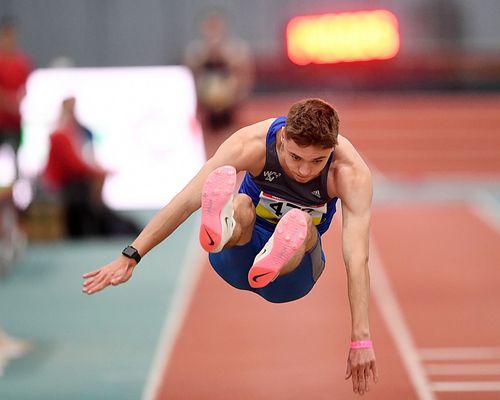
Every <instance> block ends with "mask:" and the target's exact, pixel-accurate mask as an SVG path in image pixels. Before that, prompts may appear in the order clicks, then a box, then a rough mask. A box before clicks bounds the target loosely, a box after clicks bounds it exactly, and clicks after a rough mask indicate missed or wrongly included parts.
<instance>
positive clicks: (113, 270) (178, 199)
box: [83, 121, 269, 294]
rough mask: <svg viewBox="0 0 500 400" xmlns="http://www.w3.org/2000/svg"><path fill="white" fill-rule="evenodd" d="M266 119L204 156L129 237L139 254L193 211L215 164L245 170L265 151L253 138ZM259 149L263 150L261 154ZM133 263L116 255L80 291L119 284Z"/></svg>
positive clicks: (89, 275)
mask: <svg viewBox="0 0 500 400" xmlns="http://www.w3.org/2000/svg"><path fill="white" fill-rule="evenodd" d="M268 126H269V122H268V121H263V122H260V123H257V124H254V125H250V126H248V127H245V128H242V129H240V130H239V131H237V132H236V133H234V134H233V135H232V136H231V137H230V138H229V139H227V140H226V141H225V142H224V143H223V144H222V145H221V146H220V148H219V149H218V150H217V152H216V153H215V155H214V156H213V157H212V158H211V159H210V160H208V161H207V162H206V163H205V165H204V166H203V167H202V168H201V169H200V171H199V172H198V173H197V174H196V176H195V177H194V178H193V179H192V180H191V181H190V182H189V183H188V184H187V185H186V187H184V189H182V190H181V191H180V192H179V193H178V194H177V195H176V196H175V197H174V198H173V199H172V200H171V201H170V202H169V203H168V204H167V205H166V206H165V207H163V208H162V209H161V210H160V211H159V212H158V213H157V214H156V215H155V216H154V217H153V218H152V219H151V221H150V222H149V223H148V224H147V225H146V227H145V228H144V229H143V231H142V232H141V233H140V234H139V236H138V237H137V238H136V239H135V240H134V241H133V243H132V246H134V247H135V248H136V249H137V250H138V252H139V254H140V255H141V256H142V257H143V256H145V255H146V254H147V252H149V251H150V250H151V249H152V248H153V247H155V246H156V245H157V244H159V243H160V242H162V241H163V240H165V239H166V238H167V237H168V236H170V234H172V232H174V231H175V229H177V227H178V226H179V225H181V224H182V223H183V222H184V221H185V220H186V219H187V218H188V217H189V216H190V215H191V214H192V213H193V212H195V211H196V210H198V209H199V208H200V206H201V192H202V188H203V183H204V182H205V179H206V178H207V176H208V175H209V174H210V172H212V171H213V170H214V169H216V168H217V167H220V166H222V165H228V164H229V165H232V166H234V167H235V168H236V170H237V171H243V170H247V169H249V168H251V167H252V165H255V163H256V162H258V160H259V157H263V154H265V147H264V149H261V148H260V147H259V143H260V141H258V140H256V138H257V137H258V136H259V135H260V134H261V131H262V130H264V132H265V131H266V129H267V127H268ZM262 151H264V153H263V154H261V153H262ZM136 265H137V263H136V262H135V260H132V259H130V258H127V257H125V256H123V255H120V256H119V257H118V258H116V259H115V260H113V261H112V262H110V263H109V264H107V265H105V266H103V267H101V268H98V269H96V270H94V271H91V272H88V273H86V274H84V275H83V278H84V279H85V281H84V282H83V292H84V293H87V294H93V293H96V292H99V291H101V290H102V289H104V288H106V287H108V286H109V285H114V286H116V285H119V284H121V283H124V282H126V281H128V280H129V279H130V277H131V276H132V272H133V270H134V268H135V266H136Z"/></svg>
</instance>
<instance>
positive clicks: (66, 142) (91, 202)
mask: <svg viewBox="0 0 500 400" xmlns="http://www.w3.org/2000/svg"><path fill="white" fill-rule="evenodd" d="M75 103H76V100H75V98H73V97H70V98H67V99H65V100H64V101H63V103H62V110H61V116H60V118H59V122H58V125H57V128H56V130H55V131H54V132H53V133H52V134H51V136H50V149H49V156H48V160H47V164H46V167H45V170H44V172H43V182H44V184H45V185H46V186H47V187H48V188H49V189H50V190H53V191H57V192H58V193H59V194H60V196H61V198H62V201H63V205H64V210H65V212H64V213H65V223H66V233H67V234H68V236H70V237H81V236H85V235H112V234H134V233H135V232H137V231H138V227H136V226H135V224H133V223H131V222H129V221H126V220H124V219H123V218H121V217H119V216H118V215H116V214H115V213H113V212H112V211H111V210H110V209H109V208H107V207H106V206H105V205H104V203H103V201H102V187H103V184H104V180H105V178H106V175H107V172H106V171H105V170H104V169H102V168H101V167H100V166H98V165H97V164H96V163H95V161H94V158H93V155H92V152H88V151H87V153H86V152H85V150H86V149H87V150H88V149H89V145H90V144H91V141H92V133H91V131H90V130H89V129H87V128H85V127H83V126H82V125H81V124H80V123H79V121H78V119H77V118H76V115H75ZM89 154H90V156H89Z"/></svg>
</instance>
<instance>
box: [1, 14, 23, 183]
mask: <svg viewBox="0 0 500 400" xmlns="http://www.w3.org/2000/svg"><path fill="white" fill-rule="evenodd" d="M30 71H31V63H30V61H29V58H28V57H27V56H26V54H24V52H22V51H21V50H20V49H18V48H17V45H16V25H15V21H14V19H13V18H11V17H3V18H1V19H0V147H1V146H2V145H4V144H6V145H9V146H11V147H12V149H13V151H14V155H15V156H14V164H15V175H16V177H18V176H19V169H18V165H17V150H18V149H19V146H20V144H21V114H20V110H19V105H20V102H21V99H22V98H23V97H24V94H25V85H26V80H27V79H28V75H29V74H30Z"/></svg>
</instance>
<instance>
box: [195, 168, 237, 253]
mask: <svg viewBox="0 0 500 400" xmlns="http://www.w3.org/2000/svg"><path fill="white" fill-rule="evenodd" d="M235 186H236V170H235V169H234V167H231V166H223V167H219V168H217V169H215V170H214V171H212V172H211V173H210V175H208V177H207V180H206V181H205V183H204V185H203V190H202V195H201V224H200V234H199V238H200V244H201V247H203V249H205V250H206V251H207V252H209V253H217V252H219V251H221V250H222V248H223V247H224V245H225V244H226V243H227V241H228V240H229V239H230V236H231V235H232V231H230V226H231V224H233V194H234V189H235ZM228 236H229V237H228Z"/></svg>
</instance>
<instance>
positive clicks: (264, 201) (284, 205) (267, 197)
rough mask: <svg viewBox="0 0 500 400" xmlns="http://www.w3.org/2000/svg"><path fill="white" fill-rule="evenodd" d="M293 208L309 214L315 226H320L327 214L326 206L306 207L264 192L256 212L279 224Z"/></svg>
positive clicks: (261, 194) (261, 193)
mask: <svg viewBox="0 0 500 400" xmlns="http://www.w3.org/2000/svg"><path fill="white" fill-rule="evenodd" d="M293 208H298V209H299V210H302V211H305V212H307V213H309V215H310V216H311V217H312V219H313V223H314V225H319V224H320V223H321V220H322V218H323V215H324V214H325V213H326V204H322V205H319V206H308V207H306V206H303V205H300V204H296V203H292V202H291V201H288V200H284V199H282V198H280V197H277V196H273V195H271V194H268V193H264V192H260V199H259V204H257V207H256V208H255V211H256V213H257V215H258V216H259V217H261V218H264V219H265V220H266V221H269V222H271V223H273V224H277V223H278V221H279V220H280V219H281V217H283V215H285V214H286V213H287V212H288V211H290V210H291V209H293Z"/></svg>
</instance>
